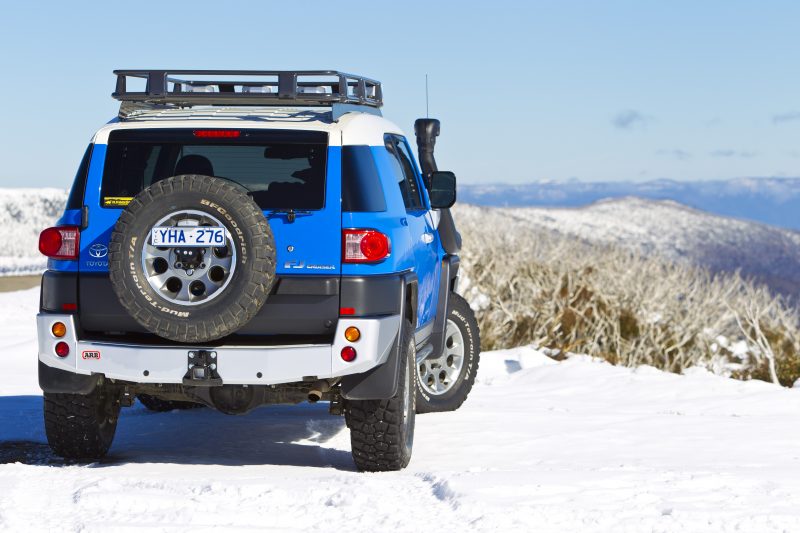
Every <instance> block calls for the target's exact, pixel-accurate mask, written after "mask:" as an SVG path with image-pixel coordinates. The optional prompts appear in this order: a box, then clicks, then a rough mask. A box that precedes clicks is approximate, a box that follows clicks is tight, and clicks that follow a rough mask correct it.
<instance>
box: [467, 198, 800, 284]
mask: <svg viewBox="0 0 800 533" xmlns="http://www.w3.org/2000/svg"><path fill="white" fill-rule="evenodd" d="M480 209H481V208H478V207H474V206H467V205H459V206H457V208H456V213H457V215H456V217H458V213H463V215H464V216H478V215H477V213H475V210H480ZM492 211H493V212H494V213H495V214H497V215H499V216H503V217H507V218H508V219H509V220H514V221H517V222H522V223H524V224H529V225H530V227H531V229H532V230H533V229H534V228H535V229H536V230H537V231H538V230H542V229H544V230H549V231H551V232H553V233H554V234H557V235H566V236H571V237H577V238H580V239H582V240H585V241H587V242H590V243H592V244H608V245H614V246H620V247H623V248H626V249H629V250H634V251H636V252H640V253H643V254H657V255H660V256H662V257H666V258H668V259H672V260H676V261H686V262H688V263H691V264H693V265H697V266H701V267H704V268H707V269H708V270H710V271H712V272H734V271H736V270H739V271H741V273H742V274H743V275H744V276H745V277H750V278H753V279H754V280H756V281H758V282H761V283H764V284H766V285H768V286H769V287H771V288H772V289H773V290H774V291H776V292H779V293H782V294H787V295H792V296H797V295H800V233H798V232H796V231H791V230H786V229H781V228H777V227H773V226H769V225H765V224H759V223H757V222H749V221H744V220H738V219H733V218H728V217H723V216H718V215H713V214H710V213H706V212H703V211H699V210H696V209H692V208H689V207H686V206H684V205H681V204H679V203H676V202H673V201H653V200H644V199H641V198H622V199H616V200H603V201H599V202H596V203H594V204H592V205H589V206H587V207H582V208H560V209H559V208H541V207H539V208H534V207H528V208H506V209H493V210H492ZM473 213H475V214H473Z"/></svg>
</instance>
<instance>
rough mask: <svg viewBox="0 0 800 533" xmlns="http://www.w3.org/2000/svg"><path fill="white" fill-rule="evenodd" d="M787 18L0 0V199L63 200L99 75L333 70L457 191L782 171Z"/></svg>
mask: <svg viewBox="0 0 800 533" xmlns="http://www.w3.org/2000/svg"><path fill="white" fill-rule="evenodd" d="M798 21H800V3H799V2H792V1H763V2H753V1H750V2H742V1H702V2H698V1H672V2H660V1H659V2H656V1H643V0H640V1H606V2H597V1H586V2H570V1H566V0H564V1H552V2H537V1H532V2H506V1H497V0H495V1H492V2H481V3H472V2H434V1H431V0H429V1H425V2H416V1H405V2H401V3H388V2H386V3H383V2H372V3H347V2H345V3H342V2H318V1H316V0H305V1H304V2H302V3H291V2H271V1H259V2H244V1H240V2H220V1H219V0H217V1H214V2H206V1H193V2H183V1H169V2H168V1H159V2H150V1H146V0H140V1H138V2H135V3H130V2H77V1H76V2H52V3H48V2H36V1H31V2H26V3H22V2H17V3H13V4H11V5H10V6H6V7H5V8H4V9H3V15H2V18H0V50H2V52H0V69H1V70H0V71H1V72H2V82H1V83H0V99H1V100H2V102H3V104H4V109H3V119H2V124H3V126H4V127H2V128H0V158H2V161H3V168H2V171H0V185H2V186H42V185H46V186H59V187H67V186H68V185H69V183H70V182H71V179H72V175H73V173H74V170H75V167H76V166H77V163H78V160H79V158H80V156H81V154H82V152H83V148H84V146H85V144H86V143H87V141H88V140H89V138H90V137H91V135H92V133H93V132H94V130H95V129H97V128H98V127H99V126H100V125H101V124H103V123H104V122H105V121H107V120H108V119H109V118H111V117H112V116H114V115H115V113H116V110H117V105H116V102H115V101H113V100H112V99H111V98H110V96H109V95H110V93H111V91H112V89H113V83H114V78H113V77H112V75H111V71H112V70H113V69H114V68H148V67H150V68H154V67H169V68H237V69H291V68H299V69H317V68H319V69H323V68H324V69H328V68H331V69H340V70H346V71H350V72H354V73H360V74H365V75H368V76H371V77H374V78H376V79H379V80H381V81H382V82H383V83H384V95H385V102H386V105H385V107H384V114H385V116H387V117H388V118H390V119H392V120H394V121H395V122H397V123H398V124H399V125H400V126H401V127H403V128H404V129H405V130H406V132H407V133H408V134H409V135H413V130H412V125H413V121H414V119H415V118H416V117H418V116H424V113H425V93H424V76H425V74H426V73H427V74H428V75H429V77H430V94H431V100H430V105H431V115H432V116H435V117H437V118H440V119H441V120H442V137H441V138H440V141H439V144H438V146H437V148H438V152H437V155H438V160H439V165H440V167H442V168H445V169H451V170H454V171H455V172H456V173H457V174H458V176H459V178H460V180H461V181H462V182H469V183H491V182H525V181H531V180H538V179H552V180H567V179H573V178H577V179H581V180H586V181H598V180H636V181H642V180H648V179H658V178H670V179H676V180H705V179H722V178H730V177H740V176H800V63H798V57H800V32H799V31H798V30H797V24H798Z"/></svg>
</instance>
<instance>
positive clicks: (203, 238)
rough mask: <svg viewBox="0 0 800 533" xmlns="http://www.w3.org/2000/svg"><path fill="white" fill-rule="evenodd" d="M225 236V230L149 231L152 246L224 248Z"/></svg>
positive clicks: (166, 229) (172, 227)
mask: <svg viewBox="0 0 800 533" xmlns="http://www.w3.org/2000/svg"><path fill="white" fill-rule="evenodd" d="M227 236H228V232H227V231H226V230H225V228H207V227H197V226H195V227H180V226H166V227H155V228H153V229H152V230H150V242H151V244H152V245H153V246H224V245H225V243H226V238H227Z"/></svg>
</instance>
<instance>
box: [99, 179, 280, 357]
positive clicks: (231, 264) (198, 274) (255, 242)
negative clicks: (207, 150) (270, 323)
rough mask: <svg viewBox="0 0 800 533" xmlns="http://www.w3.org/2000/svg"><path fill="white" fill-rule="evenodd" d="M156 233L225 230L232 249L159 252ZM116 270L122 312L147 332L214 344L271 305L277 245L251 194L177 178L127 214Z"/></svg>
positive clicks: (112, 263) (119, 232)
mask: <svg viewBox="0 0 800 533" xmlns="http://www.w3.org/2000/svg"><path fill="white" fill-rule="evenodd" d="M156 226H199V227H206V226H208V227H224V228H225V229H226V230H227V232H226V237H225V241H224V242H225V244H224V245H223V246H212V245H210V246H209V247H207V248H202V247H191V248H187V247H184V248H180V247H158V246H153V245H152V241H151V236H150V230H151V229H152V228H153V227H156ZM181 254H185V255H181ZM108 269H109V273H110V276H111V283H112V285H113V287H114V291H115V292H116V294H117V297H118V298H119V301H120V302H121V303H122V306H123V307H124V308H125V309H126V310H127V311H128V313H129V314H130V315H131V316H132V317H133V318H134V319H135V320H136V321H137V322H138V323H139V324H141V325H142V326H143V327H145V328H146V329H148V330H149V331H151V332H153V333H155V334H156V335H159V336H161V337H164V338H166V339H170V340H174V341H178V342H187V343H198V342H206V341H210V340H214V339H219V338H221V337H225V336H227V335H230V334H231V333H234V332H235V331H237V330H238V329H239V328H241V327H242V326H244V325H245V324H246V323H247V322H248V321H250V319H252V318H253V317H254V316H255V315H256V313H258V311H259V309H261V306H262V305H264V302H265V301H266V299H267V295H268V294H269V291H270V289H271V287H272V284H273V282H274V280H275V240H274V238H273V235H272V231H271V230H270V227H269V224H268V223H267V220H266V219H265V218H264V215H263V213H262V212H261V209H260V208H259V207H258V205H256V203H255V202H254V201H253V199H252V198H250V197H249V196H248V195H247V193H246V191H245V190H244V189H243V188H241V187H239V186H237V185H236V184H234V183H232V182H230V181H227V180H223V179H219V178H213V177H210V176H200V175H182V176H174V177H171V178H168V179H165V180H162V181H159V182H157V183H155V184H153V185H151V186H150V187H148V188H146V189H144V190H143V191H142V192H141V193H139V194H138V195H137V196H136V197H135V198H134V199H133V201H131V203H130V204H129V205H128V207H127V208H126V209H125V210H124V211H123V212H122V213H121V215H120V217H119V220H118V221H117V224H116V226H115V227H114V232H113V233H112V234H111V241H110V243H109V262H108Z"/></svg>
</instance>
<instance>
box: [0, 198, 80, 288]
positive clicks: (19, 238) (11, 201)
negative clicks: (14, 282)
mask: <svg viewBox="0 0 800 533" xmlns="http://www.w3.org/2000/svg"><path fill="white" fill-rule="evenodd" d="M66 201H67V191H65V190H64V189H51V188H48V189H0V228H2V234H0V244H1V245H2V246H0V275H3V276H8V275H22V274H36V273H38V272H41V271H42V270H44V268H45V266H46V265H47V261H46V259H45V258H44V257H42V255H41V254H39V233H40V232H41V231H42V230H43V229H44V228H46V227H49V226H52V225H53V223H54V222H55V221H56V220H57V219H58V218H59V217H60V216H61V213H62V212H63V211H64V205H65V204H66Z"/></svg>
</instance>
